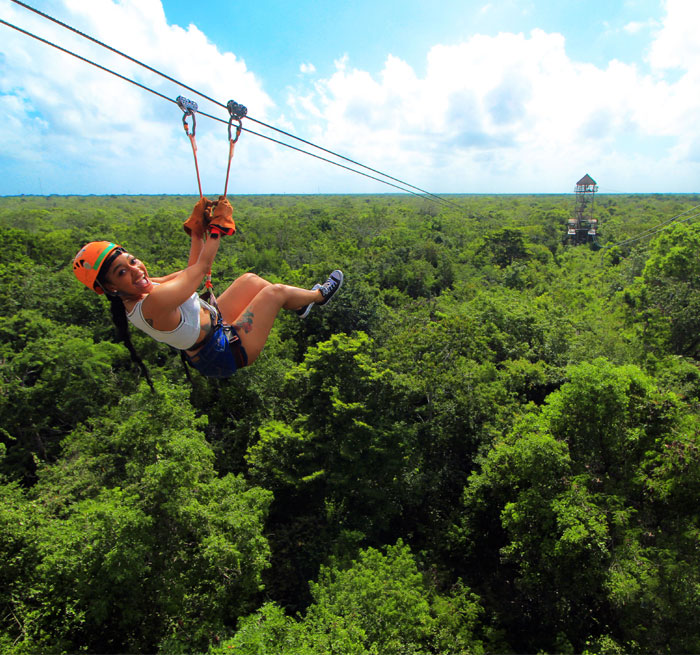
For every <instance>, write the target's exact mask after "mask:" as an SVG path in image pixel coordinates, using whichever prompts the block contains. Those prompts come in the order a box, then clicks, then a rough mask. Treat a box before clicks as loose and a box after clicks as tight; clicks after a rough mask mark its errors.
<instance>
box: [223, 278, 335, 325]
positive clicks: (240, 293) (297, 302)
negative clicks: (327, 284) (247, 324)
mask: <svg viewBox="0 0 700 655" xmlns="http://www.w3.org/2000/svg"><path fill="white" fill-rule="evenodd" d="M271 286H273V284H272V282H268V281H267V280H264V279H263V278H261V277H259V276H258V275H256V274H255V273H244V274H243V275H241V276H240V277H239V278H237V279H236V280H235V281H234V282H233V284H231V286H230V287H229V288H228V289H226V291H224V292H223V293H222V294H221V296H219V297H218V298H217V299H216V302H217V304H218V305H219V311H220V312H221V315H222V316H223V318H224V321H225V322H226V323H229V324H231V323H234V322H235V321H236V320H237V319H238V317H239V316H240V315H241V314H242V313H243V310H244V309H245V308H246V307H247V306H248V305H249V304H250V303H251V301H252V300H253V298H255V297H256V296H257V295H258V294H259V293H260V292H261V291H262V290H263V289H266V288H268V287H271ZM276 286H283V287H285V288H286V289H288V290H289V291H288V294H289V299H288V300H287V301H285V304H284V305H283V306H282V308H283V309H301V308H302V307H305V306H306V305H308V304H309V303H312V302H317V301H318V300H321V299H322V296H321V295H320V293H319V292H318V291H309V290H307V289H299V288H297V287H290V286H288V285H286V284H282V285H276ZM294 291H299V292H301V293H299V294H296V293H294ZM309 294H312V295H311V296H310V295H309ZM278 311H279V310H278Z"/></svg>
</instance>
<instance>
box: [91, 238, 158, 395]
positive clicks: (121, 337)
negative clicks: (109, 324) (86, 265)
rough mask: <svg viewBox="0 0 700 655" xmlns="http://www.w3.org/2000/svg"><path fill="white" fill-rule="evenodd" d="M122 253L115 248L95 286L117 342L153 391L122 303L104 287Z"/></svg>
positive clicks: (101, 270)
mask: <svg viewBox="0 0 700 655" xmlns="http://www.w3.org/2000/svg"><path fill="white" fill-rule="evenodd" d="M122 252H124V251H123V250H122V249H121V248H117V249H116V251H115V252H114V253H113V254H111V256H110V257H109V258H108V259H107V261H106V262H105V263H104V264H103V265H102V267H101V269H100V272H99V274H98V275H97V284H99V285H100V287H102V290H103V291H104V292H105V295H106V296H107V299H108V300H109V311H110V313H111V314H112V321H113V322H114V326H115V327H116V329H117V341H118V342H119V341H122V342H123V343H124V345H125V346H126V348H127V350H128V351H129V354H130V355H131V361H132V362H134V364H136V365H137V366H138V367H139V368H140V369H141V373H142V374H143V376H144V377H145V378H146V382H148V386H149V387H151V391H155V387H154V386H153V380H151V376H150V375H149V373H148V369H147V368H146V365H145V364H144V363H143V360H142V359H141V357H139V354H138V353H137V352H136V348H134V344H133V343H131V335H130V334H129V321H128V319H127V318H126V308H125V307H124V303H123V302H122V300H121V298H120V297H119V295H118V294H116V293H111V292H110V291H107V288H106V286H105V285H106V282H107V281H106V277H107V272H108V271H109V267H110V266H111V264H112V261H114V259H116V258H117V256H118V255H119V254H120V253H122Z"/></svg>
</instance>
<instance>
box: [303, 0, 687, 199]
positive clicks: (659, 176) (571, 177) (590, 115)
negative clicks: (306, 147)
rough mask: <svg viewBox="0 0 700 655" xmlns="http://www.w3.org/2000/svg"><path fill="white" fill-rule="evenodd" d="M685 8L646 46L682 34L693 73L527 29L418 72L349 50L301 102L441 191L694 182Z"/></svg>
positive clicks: (350, 144)
mask: <svg viewBox="0 0 700 655" xmlns="http://www.w3.org/2000/svg"><path fill="white" fill-rule="evenodd" d="M698 6H700V5H698ZM679 7H680V5H679V4H678V3H675V2H669V4H668V17H667V20H666V22H665V23H664V26H663V29H662V30H661V31H660V32H659V36H658V41H657V42H655V43H654V47H653V48H652V52H660V50H658V49H657V50H654V48H660V47H661V46H663V44H664V43H665V40H666V39H668V38H670V34H675V35H676V37H677V38H679V39H681V43H683V44H684V46H683V48H684V50H683V51H684V52H685V53H686V54H687V55H688V56H687V57H686V59H685V62H684V64H683V65H684V66H686V67H687V70H688V73H687V74H686V75H685V76H683V78H682V79H681V80H680V81H677V82H675V83H674V82H670V81H667V80H665V79H664V78H663V76H659V75H658V74H655V75H653V76H649V75H644V74H643V73H641V72H640V70H639V69H638V68H637V67H636V66H634V65H629V64H625V63H622V62H619V61H615V60H612V61H610V62H609V63H608V65H607V66H606V67H605V68H599V67H596V66H594V65H592V64H588V63H583V62H577V61H574V60H572V59H571V58H570V57H569V56H568V54H567V52H566V43H565V39H564V37H563V36H562V35H560V34H552V33H545V32H544V31H542V30H533V31H532V32H531V33H530V34H529V35H523V34H510V33H502V34H498V35H496V36H484V35H475V36H473V37H471V38H470V39H468V40H467V41H465V42H464V43H461V44H457V45H450V46H448V45H436V46H434V47H433V48H432V49H431V50H430V52H429V53H428V55H427V69H426V74H425V76H424V77H419V76H418V75H417V74H416V72H415V71H414V70H413V69H412V68H411V67H410V66H409V65H408V64H407V63H406V62H404V61H402V60H400V59H398V58H396V57H392V56H389V57H388V58H387V60H386V62H385V66H384V69H383V70H382V71H381V73H380V74H379V75H377V76H372V75H370V74H369V73H368V72H366V71H362V70H358V69H356V68H353V67H352V66H351V63H350V61H349V59H348V58H344V59H343V60H342V61H341V62H336V71H335V73H334V74H333V75H332V76H330V77H329V78H327V79H323V80H319V81H318V82H317V85H316V88H315V92H314V93H313V94H312V95H308V94H307V95H306V96H305V98H304V102H305V103H306V105H307V106H313V107H315V108H317V110H318V111H317V112H316V113H315V116H314V120H315V121H316V131H315V137H316V138H317V139H318V140H319V141H321V142H323V143H324V144H326V145H327V146H328V147H330V148H332V149H336V150H338V151H340V152H346V153H347V152H350V153H352V156H353V158H355V159H357V160H359V161H365V162H372V165H373V166H374V167H375V168H378V169H380V170H386V171H389V172H392V174H393V175H395V176H397V177H400V178H402V179H406V180H408V181H413V182H414V183H415V181H417V180H422V183H421V185H422V186H426V185H427V187H428V188H430V189H435V190H437V191H443V192H448V191H451V192H460V191H462V192H481V191H489V192H499V191H503V192H509V191H532V192H538V191H541V192H542V191H556V190H560V191H568V190H569V188H570V187H571V186H572V184H573V183H574V182H575V180H576V179H578V177H577V176H579V177H580V174H582V173H583V172H586V171H588V170H590V171H591V173H594V174H595V173H596V172H598V174H599V176H600V177H601V178H604V179H607V180H629V183H630V185H631V186H630V187H629V190H649V191H663V190H668V191H674V190H675V191H695V190H697V179H698V173H700V169H699V168H698V166H697V143H698V141H699V140H700V128H698V126H697V124H696V123H697V120H696V116H697V114H698V109H700V108H699V107H698V101H697V100H696V99H695V98H696V97H697V93H696V90H697V85H691V84H690V80H691V79H697V74H698V72H700V71H699V66H698V62H697V59H695V58H693V56H692V53H693V51H694V49H695V48H696V45H695V42H694V41H692V39H685V40H683V38H682V34H686V32H687V33H688V34H689V30H687V29H685V27H684V28H683V30H681V27H680V24H679V22H683V21H682V18H681V14H682V15H683V16H685V20H690V18H691V16H690V15H689V11H681V10H680V9H679ZM690 13H692V12H690ZM694 24H698V21H695V23H694ZM681 31H682V34H681ZM659 44H660V45H659ZM657 56H660V55H657ZM319 112H320V113H321V115H322V122H321V123H320V124H319V122H318V121H319V116H318V114H319ZM686 144H687V145H686ZM693 144H695V145H693ZM650 151H654V152H650ZM664 185H666V186H664ZM608 186H610V187H613V188H618V189H619V188H621V186H622V183H621V182H608Z"/></svg>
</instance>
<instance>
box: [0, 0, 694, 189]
mask: <svg viewBox="0 0 700 655" xmlns="http://www.w3.org/2000/svg"><path fill="white" fill-rule="evenodd" d="M33 6H35V7H36V8H37V9H40V10H42V11H44V12H46V13H48V14H51V15H52V16H55V17H56V18H59V19H61V20H63V21H65V22H67V23H69V24H71V25H74V26H75V27H77V28H79V29H81V30H83V31H85V32H87V33H89V34H92V35H94V36H95V37H97V38H99V39H101V40H103V41H105V42H107V43H109V44H112V45H114V46H115V47H117V48H119V49H122V50H124V51H126V52H128V53H129V54H131V55H132V56H134V57H137V58H139V59H141V60H143V61H144V62H146V63H149V64H151V65H153V66H154V67H155V68H157V69H159V70H162V71H163V72H166V73H168V74H170V75H171V76H173V77H175V78H177V79H180V80H182V81H183V82H186V83H188V84H190V85H191V86H193V87H195V88H197V89H199V90H201V91H203V92H204V93H207V94H209V95H212V96H213V97H215V98H217V99H220V100H222V101H223V102H225V101H226V100H228V99H229V98H234V99H236V100H237V101H239V102H242V103H243V104H245V105H247V106H248V107H249V111H250V114H251V116H253V117H255V118H259V119H261V120H264V121H266V122H269V123H271V124H273V125H276V126H279V127H281V128H283V129H285V130H288V131H290V132H292V133H294V134H297V135H299V136H301V137H303V138H306V139H309V140H311V141H313V142H315V143H318V144H319V145H322V146H324V147H327V148H330V149H332V150H335V151H337V152H340V153H342V154H345V155H347V156H349V157H351V158H353V159H356V160H357V161H360V162H362V163H365V164H367V165H369V166H372V167H374V168H377V169H379V170H382V171H385V172H387V173H389V174H391V175H393V176H396V177H398V178H401V179H403V180H406V181H407V182H410V183H412V184H416V185H418V186H420V187H422V188H427V189H428V190H430V191H433V192H435V193H528V192H530V193H561V192H564V193H567V192H570V191H571V190H572V188H573V184H574V183H575V181H576V180H577V179H579V177H580V176H581V175H583V174H584V173H586V172H588V173H590V174H591V175H592V176H593V177H594V178H596V180H597V181H598V183H599V185H600V187H601V190H602V191H609V192H644V191H649V192H696V191H698V188H697V186H698V185H697V180H698V179H700V175H699V174H700V128H699V127H698V125H697V124H698V123H699V121H697V119H696V117H697V115H698V109H700V107H699V106H698V105H700V101H699V100H698V94H697V88H698V82H700V46H699V45H698V42H699V41H700V40H698V39H697V35H696V32H697V27H698V25H700V2H695V1H694V0H612V1H611V0H607V1H605V2H604V1H602V0H585V1H584V0H568V1H567V2H562V1H561V0H556V1H555V0H546V1H545V0H493V1H489V0H480V1H476V2H472V1H468V0H461V1H456V0H442V1H441V2H419V1H418V0H404V1H403V2H397V1H395V0H373V1H372V2H369V1H368V0H356V1H354V2H345V3H344V2H331V1H326V0H321V1H319V0H315V1H314V2H311V1H308V0H299V1H297V2H294V3H287V2H284V3H283V2H272V1H270V0H258V1H257V2H255V3H233V2H231V1H230V0H229V1H223V0H208V1H207V2H202V3H193V2H191V0H190V1H188V2H185V1H183V0H162V1H161V0H34V1H33ZM0 15H1V16H2V18H3V19H5V20H8V21H9V22H12V23H14V24H17V25H19V26H21V27H24V28H25V29H28V30H30V31H33V32H35V33H38V34H41V35H42V36H45V37H46V38H49V39H51V40H54V41H55V42H58V43H60V44H62V45H64V46H65V47H67V48H70V49H72V50H76V51H78V52H80V53H81V54H83V55H84V56H87V57H90V58H92V59H95V60H97V61H99V62H100V63H103V64H104V65H106V66H108V67H110V68H114V69H116V70H118V71H120V72H122V73H123V74H125V75H128V76H130V77H133V78H136V79H138V80H139V81H141V82H142V83H144V84H147V85H149V86H151V87H152V88H155V89H157V90H158V91H159V92H161V93H164V94H165V95H167V96H168V97H175V96H176V95H178V94H179V93H183V90H182V89H177V88H176V87H174V85H171V84H169V83H167V82H164V81H163V80H162V79H160V78H155V77H154V76H153V75H151V74H149V73H146V72H144V71H143V70H140V69H138V67H135V66H133V65H130V64H128V63H126V62H124V61H123V60H119V58H115V57H114V56H112V55H109V53H106V51H104V50H103V49H100V48H97V47H94V46H91V45H90V44H87V43H86V42H85V41H84V40H81V39H79V38H78V37H74V36H71V35H70V34H69V33H67V32H66V31H65V30H61V29H60V28H58V27H55V26H52V25H51V24H49V23H47V22H46V21H45V20H42V19H40V18H38V17H36V16H34V15H32V14H31V13H30V12H28V11H27V10H25V9H23V8H21V7H19V6H17V5H16V4H14V3H12V2H10V0H0ZM69 59H70V61H69ZM184 94H185V95H191V94H188V93H187V92H184ZM0 100H2V102H3V106H4V107H5V109H6V116H7V118H6V120H5V121H4V123H3V124H0V142H1V143H3V144H4V147H3V148H2V150H1V151H0V194H2V195H14V194H20V193H25V194H32V193H37V194H48V193H59V194H71V193H77V194H82V193H195V192H196V179H195V178H194V174H193V165H192V161H191V153H190V151H189V150H188V148H189V142H187V140H186V139H185V138H184V136H183V133H182V129H181V123H180V121H179V115H178V111H177V108H175V110H173V106H171V105H169V103H165V102H164V101H162V100H159V99H158V98H154V97H153V96H150V94H146V93H144V92H143V91H140V90H139V89H137V88H135V87H133V86H131V85H127V84H126V83H124V82H121V81H119V80H117V79H115V78H112V77H111V76H108V75H107V74H105V73H102V72H100V71H97V70H95V69H92V68H91V67H89V66H87V65H86V64H83V63H81V62H78V61H75V60H72V59H71V58H68V57H67V56H65V55H62V54H60V53H57V52H55V51H52V50H51V49H49V48H47V47H46V46H44V45H41V44H37V43H35V42H33V41H32V40H30V39H28V37H26V36H22V35H19V34H16V33H14V32H13V31H12V30H9V28H7V27H4V26H0ZM200 105H201V108H202V109H203V110H204V111H209V112H211V113H214V114H216V115H220V116H223V114H221V112H220V109H218V108H217V107H215V106H207V103H206V102H205V101H201V102H200ZM249 126H250V127H251V129H256V131H257V130H258V127H257V126H255V125H249ZM198 144H199V151H198V153H199V156H200V159H201V165H202V178H203V183H204V187H205V192H206V193H212V194H213V193H216V192H218V187H220V186H221V184H222V181H221V179H222V177H223V175H224V174H225V169H224V168H223V166H224V164H225V159H226V152H227V144H226V136H225V128H222V127H221V126H220V125H219V124H217V123H213V122H212V121H208V120H206V119H205V118H204V117H200V120H199V121H198ZM234 175H235V177H234V181H233V185H232V189H231V191H232V192H233V193H360V192H392V189H391V188H390V187H385V186H383V185H381V184H378V183H377V182H374V181H371V180H368V179H366V178H363V177H360V176H358V175H355V174H352V173H349V172H346V171H343V170H340V169H337V168H336V167H333V166H330V165H328V164H324V163H322V162H318V161H315V160H313V159H312V158H310V157H305V156H302V155H300V154H298V153H294V152H291V151H289V150H288V149H285V148H282V147H280V146H275V145H273V144H270V143H269V142H265V141H264V140H262V139H259V138H256V137H254V136H252V135H244V138H243V139H242V140H241V142H240V144H239V145H238V146H237V152H236V158H235V160H234Z"/></svg>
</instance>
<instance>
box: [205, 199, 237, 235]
mask: <svg viewBox="0 0 700 655" xmlns="http://www.w3.org/2000/svg"><path fill="white" fill-rule="evenodd" d="M214 228H216V230H217V231H218V232H219V233H220V234H229V235H230V234H234V233H235V232H236V224H235V223H234V222H233V207H231V203H230V202H229V201H228V199H227V198H226V196H219V200H218V202H217V203H216V206H215V207H214V211H213V212H212V216H211V220H210V221H209V230H210V231H211V230H212V229H214Z"/></svg>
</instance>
